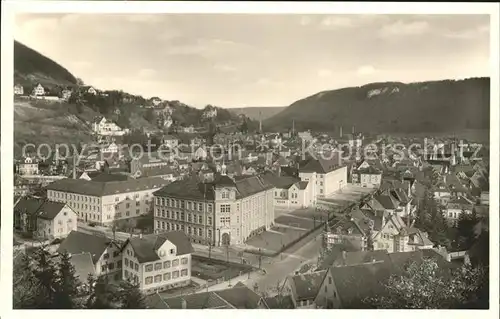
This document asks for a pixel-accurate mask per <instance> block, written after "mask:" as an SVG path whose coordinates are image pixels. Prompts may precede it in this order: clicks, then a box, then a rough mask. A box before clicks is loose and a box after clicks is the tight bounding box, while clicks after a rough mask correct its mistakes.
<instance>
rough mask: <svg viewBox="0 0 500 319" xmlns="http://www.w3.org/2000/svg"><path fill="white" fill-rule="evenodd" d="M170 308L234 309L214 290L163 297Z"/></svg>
mask: <svg viewBox="0 0 500 319" xmlns="http://www.w3.org/2000/svg"><path fill="white" fill-rule="evenodd" d="M164 302H165V303H166V304H167V305H168V307H169V308H170V309H183V302H184V305H185V309H234V307H232V306H231V305H230V304H229V303H228V302H226V301H225V300H224V299H222V298H220V297H219V296H218V295H217V294H216V293H215V292H214V291H209V292H202V293H197V294H191V295H185V296H182V297H173V298H167V299H164Z"/></svg>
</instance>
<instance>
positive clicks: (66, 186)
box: [47, 177, 169, 196]
mask: <svg viewBox="0 0 500 319" xmlns="http://www.w3.org/2000/svg"><path fill="white" fill-rule="evenodd" d="M168 183H169V182H168V181H165V180H164V179H162V178H160V177H151V178H141V179H131V180H127V181H121V182H96V181H87V180H82V179H72V178H65V179H61V180H58V181H55V182H53V183H51V184H49V185H48V186H47V190H52V191H60V192H66V193H74V194H82V195H88V196H106V195H114V194H121V193H128V192H137V191H143V190H148V189H154V188H160V187H162V186H164V185H166V184H168Z"/></svg>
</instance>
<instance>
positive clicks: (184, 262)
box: [145, 257, 188, 272]
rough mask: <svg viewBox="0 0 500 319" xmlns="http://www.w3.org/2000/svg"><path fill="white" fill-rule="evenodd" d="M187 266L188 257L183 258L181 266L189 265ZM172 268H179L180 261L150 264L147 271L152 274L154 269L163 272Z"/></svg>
mask: <svg viewBox="0 0 500 319" xmlns="http://www.w3.org/2000/svg"><path fill="white" fill-rule="evenodd" d="M187 264H188V259H187V258H186V257H184V258H181V265H187ZM170 266H172V267H177V266H179V259H174V260H172V261H170V260H167V261H164V262H157V263H154V264H148V265H146V268H145V271H146V272H151V271H153V269H154V271H157V270H161V269H167V268H170Z"/></svg>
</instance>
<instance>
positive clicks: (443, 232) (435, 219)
mask: <svg viewBox="0 0 500 319" xmlns="http://www.w3.org/2000/svg"><path fill="white" fill-rule="evenodd" d="M415 227H416V228H418V229H421V230H423V231H426V232H427V233H428V234H429V239H430V240H431V241H432V242H433V243H435V244H437V245H441V246H445V247H448V248H449V247H450V245H451V241H450V239H449V238H448V235H449V229H448V224H447V222H446V219H445V218H444V216H443V209H442V207H441V205H439V203H438V202H437V201H436V200H435V198H434V194H433V193H432V192H431V191H429V190H428V189H426V190H425V191H424V197H423V199H422V200H421V201H420V203H419V207H418V211H417V216H416V219H415Z"/></svg>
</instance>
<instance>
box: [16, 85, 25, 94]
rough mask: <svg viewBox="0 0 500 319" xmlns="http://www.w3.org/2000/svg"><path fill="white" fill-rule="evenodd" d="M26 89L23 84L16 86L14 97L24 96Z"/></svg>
mask: <svg viewBox="0 0 500 319" xmlns="http://www.w3.org/2000/svg"><path fill="white" fill-rule="evenodd" d="M23 94H24V87H23V86H22V85H21V84H16V85H14V95H23Z"/></svg>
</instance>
